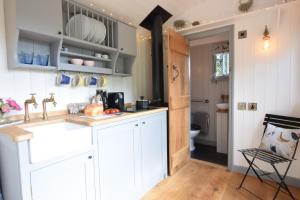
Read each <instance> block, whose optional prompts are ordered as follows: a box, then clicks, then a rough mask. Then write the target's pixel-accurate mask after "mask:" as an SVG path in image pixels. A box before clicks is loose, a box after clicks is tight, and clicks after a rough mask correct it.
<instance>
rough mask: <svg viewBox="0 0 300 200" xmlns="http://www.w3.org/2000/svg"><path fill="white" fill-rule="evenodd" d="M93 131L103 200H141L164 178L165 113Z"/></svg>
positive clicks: (165, 162)
mask: <svg viewBox="0 0 300 200" xmlns="http://www.w3.org/2000/svg"><path fill="white" fill-rule="evenodd" d="M94 132H95V133H96V135H97V140H98V151H99V156H98V157H99V169H100V177H99V180H100V195H101V199H103V200H106V199H107V200H119V199H123V200H134V199H139V198H140V197H141V196H142V195H144V194H145V193H146V192H147V191H149V190H150V189H151V188H152V187H153V186H155V185H156V184H157V183H159V182H160V181H161V180H163V179H164V178H165V176H166V174H167V141H166V140H167V129H166V114H165V112H163V113H159V114H155V115H150V116H148V117H144V118H140V119H137V120H136V121H128V122H122V123H116V124H111V125H110V126H105V127H95V131H94Z"/></svg>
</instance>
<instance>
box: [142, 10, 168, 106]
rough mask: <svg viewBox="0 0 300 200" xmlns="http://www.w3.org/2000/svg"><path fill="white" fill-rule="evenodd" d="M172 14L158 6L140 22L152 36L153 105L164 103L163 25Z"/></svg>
mask: <svg viewBox="0 0 300 200" xmlns="http://www.w3.org/2000/svg"><path fill="white" fill-rule="evenodd" d="M170 17H172V15H171V14H170V13H169V12H168V11H166V10H165V9H163V8H162V7H160V6H159V5H158V6H156V7H155V8H154V9H153V10H152V11H151V12H150V13H149V15H148V16H147V17H146V18H145V19H144V20H143V21H142V22H141V23H140V26H142V27H143V28H145V29H147V30H150V31H151V38H152V85H153V99H152V101H151V105H153V106H163V105H164V71H163V69H164V67H163V37H162V26H163V23H165V22H166V21H167V20H168V19H169V18H170Z"/></svg>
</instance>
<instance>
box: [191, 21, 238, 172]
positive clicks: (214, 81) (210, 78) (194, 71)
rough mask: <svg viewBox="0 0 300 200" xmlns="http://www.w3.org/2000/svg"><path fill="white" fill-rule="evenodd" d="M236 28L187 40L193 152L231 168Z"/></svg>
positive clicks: (203, 33)
mask: <svg viewBox="0 0 300 200" xmlns="http://www.w3.org/2000/svg"><path fill="white" fill-rule="evenodd" d="M233 37H234V36H233V26H227V27H222V28H218V29H214V30H209V31H204V32H199V33H194V34H191V35H188V36H186V38H187V39H188V40H189V45H190V72H191V75H190V88H191V91H190V94H191V109H190V122H191V129H190V151H191V157H192V158H194V159H199V160H204V161H207V162H212V163H216V164H220V165H224V166H228V167H229V168H231V163H232V151H233V149H232V137H231V121H232V120H231V119H232V116H231V113H232V112H231V107H232V106H231V99H232V91H233V90H232V88H233V87H232V72H233V70H232V68H233V62H232V61H233V47H234V45H233Z"/></svg>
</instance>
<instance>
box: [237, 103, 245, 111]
mask: <svg viewBox="0 0 300 200" xmlns="http://www.w3.org/2000/svg"><path fill="white" fill-rule="evenodd" d="M246 109H247V103H246V102H239V103H238V110H246Z"/></svg>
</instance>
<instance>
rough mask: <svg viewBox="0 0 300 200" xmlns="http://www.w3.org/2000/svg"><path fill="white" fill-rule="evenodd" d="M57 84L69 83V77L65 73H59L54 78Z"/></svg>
mask: <svg viewBox="0 0 300 200" xmlns="http://www.w3.org/2000/svg"><path fill="white" fill-rule="evenodd" d="M56 83H57V85H69V84H70V83H71V77H70V76H68V75H65V74H60V75H58V76H57V78H56Z"/></svg>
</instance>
